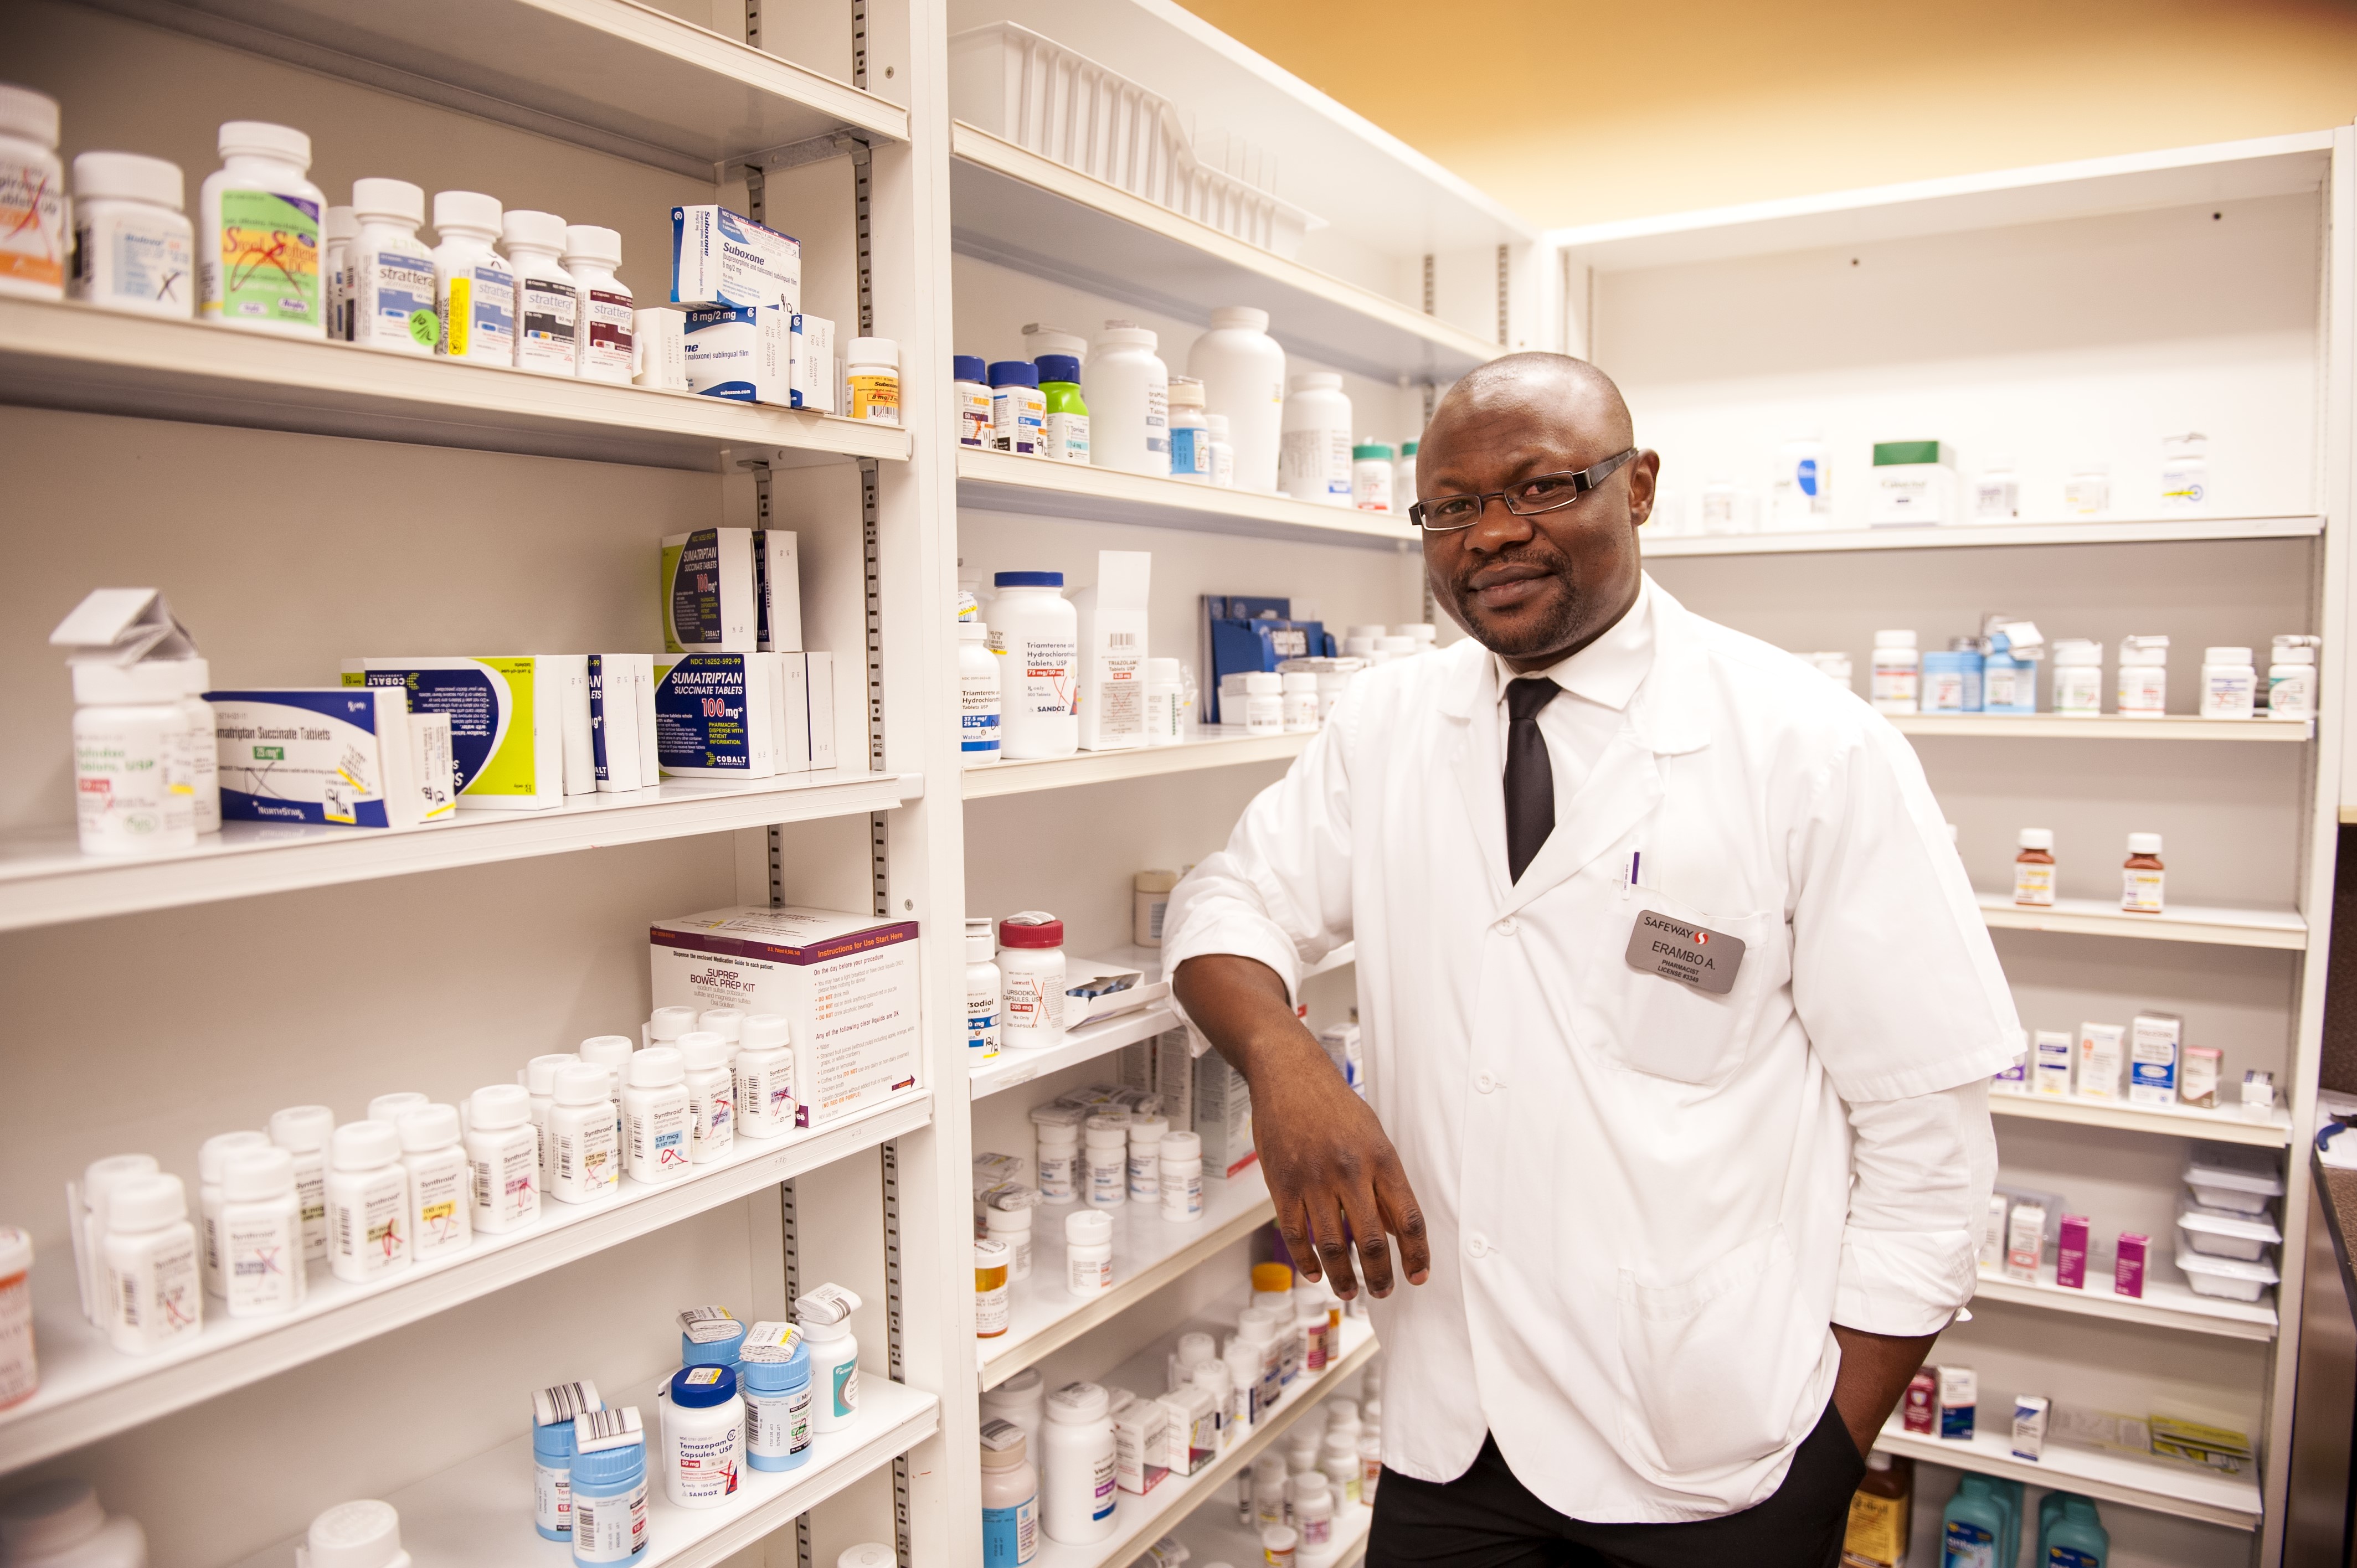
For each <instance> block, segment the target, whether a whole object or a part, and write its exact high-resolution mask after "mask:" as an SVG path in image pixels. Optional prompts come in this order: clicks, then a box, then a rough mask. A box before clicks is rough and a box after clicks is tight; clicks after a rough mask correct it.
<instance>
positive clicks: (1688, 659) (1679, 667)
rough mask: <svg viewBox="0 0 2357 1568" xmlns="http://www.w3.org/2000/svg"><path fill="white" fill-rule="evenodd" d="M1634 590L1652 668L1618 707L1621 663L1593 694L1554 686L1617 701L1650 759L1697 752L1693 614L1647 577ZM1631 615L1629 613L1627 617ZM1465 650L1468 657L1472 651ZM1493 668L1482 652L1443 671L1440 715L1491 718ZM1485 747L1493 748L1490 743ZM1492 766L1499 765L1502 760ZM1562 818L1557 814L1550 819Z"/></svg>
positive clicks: (1698, 682)
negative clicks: (1644, 615) (1643, 613)
mask: <svg viewBox="0 0 2357 1568" xmlns="http://www.w3.org/2000/svg"><path fill="white" fill-rule="evenodd" d="M1639 593H1640V594H1641V596H1642V599H1643V603H1644V605H1645V607H1646V609H1647V612H1648V614H1649V616H1650V618H1651V620H1652V644H1653V660H1652V668H1651V669H1650V670H1647V671H1642V672H1641V679H1639V680H1637V681H1636V682H1634V687H1635V689H1634V691H1633V693H1629V694H1627V695H1625V696H1624V697H1623V698H1622V702H1613V701H1610V700H1609V694H1610V693H1614V692H1615V691H1616V690H1619V689H1620V688H1621V683H1622V682H1623V681H1624V680H1625V679H1626V677H1627V674H1628V673H1629V671H1627V670H1626V666H1625V665H1617V666H1616V667H1615V670H1614V672H1612V673H1605V672H1603V671H1599V672H1598V681H1597V682H1594V683H1593V684H1594V689H1593V690H1590V689H1588V688H1589V684H1590V683H1589V682H1585V681H1582V682H1580V683H1579V684H1572V683H1571V682H1559V683H1562V684H1564V685H1565V686H1566V689H1568V690H1572V691H1577V692H1578V693H1580V694H1581V695H1582V696H1585V697H1588V698H1590V699H1591V700H1593V701H1597V702H1601V703H1605V705H1606V706H1608V707H1616V708H1617V707H1620V706H1621V705H1622V703H1623V702H1625V703H1626V704H1627V710H1628V714H1629V723H1630V725H1631V726H1633V727H1634V728H1635V729H1636V731H1637V733H1638V736H1639V737H1640V744H1641V745H1642V746H1644V747H1645V748H1646V749H1648V750H1650V751H1652V752H1653V753H1654V754H1655V755H1657V756H1663V757H1674V756H1677V755H1680V754H1682V753H1684V752H1689V751H1698V750H1700V749H1701V748H1702V747H1704V746H1707V745H1709V744H1710V714H1709V711H1708V705H1707V704H1708V703H1709V692H1708V688H1707V683H1706V682H1707V677H1708V674H1709V671H1708V667H1707V655H1706V653H1705V651H1704V650H1703V645H1702V638H1701V633H1700V629H1699V628H1697V627H1696V626H1695V618H1694V616H1693V615H1692V614H1691V613H1690V612H1689V611H1688V610H1687V609H1686V607H1684V605H1682V604H1680V603H1678V601H1677V600H1676V599H1675V598H1674V597H1673V596H1671V595H1670V592H1669V590H1667V589H1666V588H1663V586H1662V585H1660V584H1659V583H1656V582H1655V581H1653V579H1652V575H1651V574H1647V575H1645V577H1644V580H1643V584H1642V585H1641V588H1640V589H1639ZM1634 613H1635V611H1634V609H1633V608H1632V609H1631V615H1633V614H1634ZM1628 620H1629V617H1628V616H1623V617H1622V618H1621V620H1620V622H1617V623H1615V625H1614V627H1613V629H1612V630H1611V631H1609V632H1607V633H1606V634H1605V637H1606V639H1610V638H1612V637H1613V636H1615V635H1616V634H1617V633H1618V632H1620V629H1621V628H1622V627H1623V626H1624V625H1626V623H1627V622H1628ZM1468 640H1470V639H1468ZM1476 646H1478V645H1476ZM1466 651H1467V653H1468V654H1471V652H1472V650H1471V649H1468V650H1466ZM1586 651H1587V650H1585V649H1583V650H1581V652H1583V653H1584V652H1586ZM1579 657H1580V655H1579V654H1577V653H1576V654H1573V655H1572V656H1571V657H1570V658H1569V659H1566V660H1563V661H1562V662H1561V663H1558V664H1556V665H1555V666H1553V667H1552V668H1551V669H1549V670H1548V671H1546V673H1547V674H1550V675H1555V674H1557V672H1558V671H1566V670H1567V668H1568V666H1570V665H1572V664H1574V663H1576V662H1577V660H1578V659H1579ZM1498 669H1499V666H1498V660H1497V657H1496V655H1494V654H1491V653H1488V652H1487V651H1486V650H1484V651H1483V653H1482V654H1480V656H1478V657H1468V658H1466V659H1465V660H1464V662H1463V663H1461V664H1460V665H1459V666H1458V668H1457V669H1456V670H1454V671H1450V674H1449V679H1448V684H1447V685H1446V686H1445V687H1444V688H1443V689H1442V692H1441V698H1440V710H1441V712H1442V713H1444V714H1448V716H1449V717H1450V718H1452V719H1464V720H1469V719H1471V718H1472V717H1473V716H1474V715H1475V714H1480V715H1481V716H1482V717H1483V718H1485V719H1491V718H1494V717H1495V716H1496V714H1497V711H1498V699H1499V697H1500V695H1501V693H1502V692H1503V690H1504V688H1503V686H1502V685H1501V683H1500V682H1499V679H1498ZM1476 727H1480V726H1476ZM1495 749H1496V747H1495V746H1494V745H1493V746H1491V750H1493V751H1494V750H1495ZM1499 766H1500V767H1501V768H1502V767H1504V762H1503V760H1502V759H1501V760H1500V762H1499ZM1504 810H1505V809H1504V807H1503V806H1501V807H1500V808H1499V811H1500V817H1501V821H1502V820H1503V813H1504ZM1562 820H1563V819H1562V817H1561V815H1560V814H1558V816H1557V817H1556V821H1558V822H1560V821H1562Z"/></svg>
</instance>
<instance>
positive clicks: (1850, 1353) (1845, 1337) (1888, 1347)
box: [1833, 1323, 1939, 1455]
mask: <svg viewBox="0 0 2357 1568" xmlns="http://www.w3.org/2000/svg"><path fill="white" fill-rule="evenodd" d="M1833 1329H1834V1338H1835V1341H1836V1342H1838V1343H1839V1344H1840V1346H1841V1352H1842V1359H1841V1371H1840V1373H1839V1374H1838V1375H1837V1376H1836V1377H1835V1379H1834V1408H1835V1410H1838V1411H1840V1412H1841V1418H1842V1424H1843V1425H1845V1426H1846V1427H1848V1428H1849V1434H1850V1439H1851V1441H1853V1442H1855V1443H1856V1444H1857V1451H1858V1453H1859V1454H1860V1455H1864V1454H1865V1453H1866V1452H1867V1450H1868V1449H1870V1448H1872V1447H1873V1446H1874V1439H1875V1434H1878V1433H1879V1432H1880V1431H1881V1430H1882V1423H1884V1422H1886V1421H1889V1419H1890V1412H1892V1411H1894V1410H1896V1409H1898V1408H1899V1400H1900V1396H1901V1395H1902V1394H1904V1393H1906V1391H1907V1385H1908V1383H1909V1382H1910V1381H1912V1380H1913V1379H1914V1377H1915V1374H1916V1372H1917V1371H1918V1370H1919V1369H1921V1367H1922V1365H1923V1358H1924V1357H1926V1356H1928V1355H1930V1354H1931V1353H1932V1344H1933V1343H1934V1342H1935V1341H1937V1340H1938V1338H1939V1336H1938V1335H1936V1334H1919V1335H1915V1336H1912V1337H1904V1338H1902V1337H1899V1336H1897V1335H1892V1334H1868V1333H1867V1332H1866V1331H1865V1330H1864V1329H1862V1328H1845V1327H1843V1326H1841V1325H1840V1324H1838V1323H1836V1324H1835V1325H1834V1326H1833Z"/></svg>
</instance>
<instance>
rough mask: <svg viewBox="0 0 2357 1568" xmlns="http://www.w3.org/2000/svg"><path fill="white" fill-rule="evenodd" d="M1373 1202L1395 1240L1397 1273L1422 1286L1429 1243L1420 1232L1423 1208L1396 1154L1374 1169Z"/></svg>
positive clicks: (1429, 1270)
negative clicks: (1398, 1271)
mask: <svg viewBox="0 0 2357 1568" xmlns="http://www.w3.org/2000/svg"><path fill="white" fill-rule="evenodd" d="M1375 1201H1376V1202H1377V1203H1378V1204H1380V1205H1382V1207H1383V1219H1384V1222H1385V1225H1386V1227H1387V1228H1388V1229H1389V1230H1390V1231H1391V1233H1392V1234H1393V1235H1394V1236H1396V1237H1397V1238H1399V1251H1400V1272H1401V1273H1404V1274H1405V1275H1406V1276H1407V1283H1410V1284H1412V1285H1420V1284H1422V1283H1424V1282H1425V1281H1426V1279H1427V1278H1428V1277H1430V1275H1431V1273H1432V1243H1431V1241H1430V1240H1428V1239H1427V1238H1426V1235H1425V1233H1424V1209H1423V1207H1422V1206H1421V1205H1419V1204H1418V1203H1417V1202H1416V1200H1415V1188H1414V1187H1410V1186H1409V1185H1408V1181H1407V1173H1406V1172H1405V1171H1404V1170H1402V1169H1400V1165H1399V1158H1398V1156H1397V1155H1393V1156H1392V1157H1391V1158H1389V1159H1386V1160H1384V1161H1383V1162H1382V1163H1381V1164H1380V1165H1378V1166H1377V1167H1376V1170H1375Z"/></svg>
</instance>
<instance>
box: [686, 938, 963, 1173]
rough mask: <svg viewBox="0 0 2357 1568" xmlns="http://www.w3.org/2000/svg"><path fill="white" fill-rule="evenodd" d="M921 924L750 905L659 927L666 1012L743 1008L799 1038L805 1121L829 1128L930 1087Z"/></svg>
mask: <svg viewBox="0 0 2357 1568" xmlns="http://www.w3.org/2000/svg"><path fill="white" fill-rule="evenodd" d="M917 935H918V933H917V922H915V921H914V920H888V919H879V918H877V917H875V916H872V915H857V914H852V913H849V912H847V911H845V910H838V909H806V908H784V909H767V908H757V907H754V906H750V905H741V906H737V907H735V908H725V909H708V910H705V912H704V913H702V914H698V915H684V916H682V917H680V918H676V919H670V920H658V921H656V922H655V924H654V925H653V926H652V927H651V928H650V929H649V931H648V942H649V949H648V957H649V962H650V964H651V968H652V972H653V981H654V1004H655V1005H656V1006H658V1007H694V1008H696V1009H698V1010H701V1009H704V1008H706V1007H719V1006H728V1007H741V1008H743V1009H745V1010H746V1011H747V1012H748V1013H776V1014H780V1015H783V1016H784V1017H785V1018H786V1019H787V1020H788V1021H789V1023H790V1024H791V1026H792V1029H793V1071H794V1084H793V1093H794V1101H795V1111H794V1121H795V1124H796V1125H797V1126H802V1127H824V1126H827V1125H828V1124H830V1123H832V1122H839V1121H841V1120H843V1119H844V1118H845V1117H846V1116H850V1115H853V1114H855V1113H856V1112H861V1111H865V1110H867V1109H869V1108H870V1107H872V1106H875V1105H877V1104H879V1103H881V1102H882V1101H885V1100H887V1099H888V1098H890V1097H891V1096H892V1095H894V1094H897V1093H899V1092H900V1091H901V1090H907V1089H912V1088H914V1087H916V1086H917V1085H918V1084H919V1083H920V1081H921V1079H922V1072H923V1069H922V1058H923V1055H924V1051H923V1044H924V1042H923V1035H922V1032H921V1030H920V1026H919V1013H918V992H919V990H920V984H921V981H922V976H923V967H924V966H923V962H922V958H921V951H920V943H919V941H918V940H917Z"/></svg>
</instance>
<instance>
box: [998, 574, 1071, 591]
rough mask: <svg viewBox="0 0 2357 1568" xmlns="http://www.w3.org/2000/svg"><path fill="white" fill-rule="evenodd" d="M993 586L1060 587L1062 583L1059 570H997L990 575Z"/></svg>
mask: <svg viewBox="0 0 2357 1568" xmlns="http://www.w3.org/2000/svg"><path fill="white" fill-rule="evenodd" d="M990 584H991V586H993V587H995V588H1060V587H1062V586H1063V585H1064V575H1063V574H1062V573H1061V572H997V573H994V574H992V575H991V579H990Z"/></svg>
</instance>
